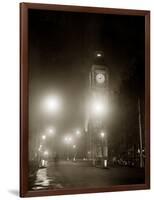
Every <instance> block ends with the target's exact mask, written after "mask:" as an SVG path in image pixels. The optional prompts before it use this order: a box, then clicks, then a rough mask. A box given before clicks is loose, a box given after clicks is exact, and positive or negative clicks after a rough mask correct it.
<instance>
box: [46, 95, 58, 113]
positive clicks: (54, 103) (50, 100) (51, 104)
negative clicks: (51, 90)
mask: <svg viewBox="0 0 154 200" xmlns="http://www.w3.org/2000/svg"><path fill="white" fill-rule="evenodd" d="M60 104H61V102H60V99H59V98H58V97H57V96H48V97H46V98H45V101H44V105H45V108H46V110H47V111H48V112H51V113H55V112H57V111H59V109H60V107H61V105H60Z"/></svg>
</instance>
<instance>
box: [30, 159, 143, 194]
mask: <svg viewBox="0 0 154 200" xmlns="http://www.w3.org/2000/svg"><path fill="white" fill-rule="evenodd" d="M142 183H144V170H143V169H139V168H129V167H116V168H109V169H101V168H96V167H92V166H90V164H89V163H88V162H86V161H80V162H72V161H59V163H57V164H55V163H54V162H51V161H50V162H49V163H48V166H47V167H46V168H39V169H38V170H37V173H36V174H35V176H33V178H31V179H30V183H29V187H30V190H39V189H60V188H81V187H82V188H90V187H91V188H94V187H106V186H111V185H122V184H126V185H127V184H142Z"/></svg>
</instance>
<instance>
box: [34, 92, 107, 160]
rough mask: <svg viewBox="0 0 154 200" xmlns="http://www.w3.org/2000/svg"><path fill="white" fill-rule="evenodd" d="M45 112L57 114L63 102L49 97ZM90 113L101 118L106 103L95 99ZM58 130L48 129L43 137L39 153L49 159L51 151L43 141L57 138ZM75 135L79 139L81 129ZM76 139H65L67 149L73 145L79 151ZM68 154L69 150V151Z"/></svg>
mask: <svg viewBox="0 0 154 200" xmlns="http://www.w3.org/2000/svg"><path fill="white" fill-rule="evenodd" d="M43 105H44V110H46V111H47V112H49V113H50V114H56V113H57V112H59V111H60V110H61V107H62V101H61V99H60V98H59V97H58V96H47V97H46V98H45V99H44V101H43ZM89 109H90V112H92V113H93V114H94V115H96V114H97V115H98V116H101V115H102V114H103V113H105V112H106V109H107V104H105V103H104V101H102V100H101V101H98V100H97V99H95V98H93V99H92V101H91V102H90V107H89ZM55 134H56V129H55V128H54V127H51V128H48V129H47V131H46V133H45V134H43V135H41V142H40V146H39V148H38V151H39V152H40V153H41V154H43V155H44V156H46V157H48V155H49V151H48V150H47V149H46V146H45V145H44V143H43V141H44V142H45V141H46V139H47V137H48V136H52V137H53V136H55ZM75 135H76V136H77V137H79V136H80V135H81V131H80V129H76V131H75ZM100 136H101V137H102V138H104V136H105V134H104V133H103V132H102V133H100ZM73 140H74V137H73V136H71V135H66V136H65V137H64V140H63V141H64V143H65V144H66V145H67V149H69V146H71V145H72V148H73V149H74V150H75V149H77V145H76V144H75V143H74V141H73ZM67 154H68V150H67Z"/></svg>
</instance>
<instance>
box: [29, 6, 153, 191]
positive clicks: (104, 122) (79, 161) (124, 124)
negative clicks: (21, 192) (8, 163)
mask: <svg viewBox="0 0 154 200" xmlns="http://www.w3.org/2000/svg"><path fill="white" fill-rule="evenodd" d="M27 24H28V25H27V35H28V39H27V43H28V47H27V49H28V50H27V52H28V54H27V55H28V59H27V66H28V82H27V84H28V85H27V105H28V109H27V113H28V114H27V129H26V130H27V133H28V134H27V162H28V163H27V164H28V165H27V172H26V176H27V179H26V180H27V186H26V187H27V190H28V191H30V192H32V193H33V192H41V191H48V190H49V191H58V192H57V193H59V191H65V190H68V191H71V190H72V191H73V193H75V190H79V189H81V190H83V192H84V189H85V191H86V189H87V192H88V191H90V189H92V191H93V192H95V191H97V189H98V188H100V191H101V188H114V187H115V188H116V187H117V186H118V187H123V186H124V189H125V186H131V185H132V186H135V187H134V188H136V189H139V188H138V186H140V185H141V186H143V188H144V187H145V185H146V184H147V180H149V178H150V177H149V176H150V175H149V173H147V170H148V164H147V163H148V161H147V159H149V157H148V156H149V153H148V151H149V147H147V144H148V143H147V140H148V137H147V136H146V132H147V131H148V129H147V127H148V126H147V125H146V124H147V122H146V119H147V117H146V115H147V114H146V109H145V108H146V104H147V102H148V100H146V95H147V93H146V87H147V85H146V80H147V79H146V76H145V74H146V68H145V65H146V63H147V58H146V57H145V56H146V50H145V49H146V45H145V37H146V36H145V34H146V33H145V16H144V15H133V14H132V15H125V14H119V15H118V14H111V13H106V12H105V13H103V12H102V13H100V12H98V13H97V12H83V11H82V12H79V11H71V10H67V9H65V10H56V9H53V10H52V9H41V7H39V8H33V7H31V8H30V9H28V12H27ZM147 134H148V133H147ZM146 187H147V186H146ZM146 187H145V188H146ZM95 189H96V190H95ZM132 189H133V187H132ZM113 190H115V189H113ZM122 190H123V189H122ZM102 191H103V190H102ZM106 191H107V190H106ZM77 193H78V192H77ZM81 193H82V192H81ZM40 194H41V193H40ZM53 194H54V193H53Z"/></svg>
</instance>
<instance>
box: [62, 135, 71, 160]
mask: <svg viewBox="0 0 154 200" xmlns="http://www.w3.org/2000/svg"><path fill="white" fill-rule="evenodd" d="M64 141H65V143H66V145H67V160H69V145H70V144H71V143H72V137H71V136H66V137H65V138H64Z"/></svg>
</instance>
